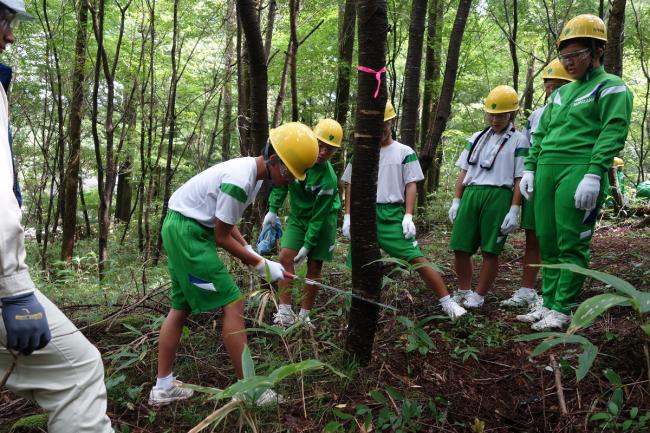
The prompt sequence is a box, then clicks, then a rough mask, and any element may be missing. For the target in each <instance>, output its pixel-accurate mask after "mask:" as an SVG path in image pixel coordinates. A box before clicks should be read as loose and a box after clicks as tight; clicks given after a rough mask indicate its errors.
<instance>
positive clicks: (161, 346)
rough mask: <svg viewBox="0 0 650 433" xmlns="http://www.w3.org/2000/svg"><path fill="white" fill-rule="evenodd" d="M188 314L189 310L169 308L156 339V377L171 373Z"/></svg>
mask: <svg viewBox="0 0 650 433" xmlns="http://www.w3.org/2000/svg"><path fill="white" fill-rule="evenodd" d="M189 315H190V312H189V311H183V310H175V309H173V308H172V309H171V310H169V314H167V318H165V321H164V322H163V324H162V327H161V328H160V339H159V340H158V377H167V376H169V375H170V374H171V373H172V366H173V365H174V360H175V359H176V351H177V350H178V344H179V343H180V341H181V333H182V332H183V325H184V324H185V319H187V317H188V316H189Z"/></svg>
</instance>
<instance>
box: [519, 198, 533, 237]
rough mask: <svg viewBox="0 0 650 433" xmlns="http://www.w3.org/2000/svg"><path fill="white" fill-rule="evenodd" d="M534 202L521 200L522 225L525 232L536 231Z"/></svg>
mask: <svg viewBox="0 0 650 433" xmlns="http://www.w3.org/2000/svg"><path fill="white" fill-rule="evenodd" d="M533 204H534V201H532V200H526V199H525V198H523V197H522V198H521V225H520V227H521V228H522V229H525V230H535V206H534V205H533Z"/></svg>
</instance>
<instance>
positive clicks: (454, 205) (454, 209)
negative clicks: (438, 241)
mask: <svg viewBox="0 0 650 433" xmlns="http://www.w3.org/2000/svg"><path fill="white" fill-rule="evenodd" d="M459 207H460V199H459V198H455V199H454V200H453V201H452V202H451V207H450V208H449V222H450V223H452V224H453V223H454V220H455V219H456V215H458V208H459Z"/></svg>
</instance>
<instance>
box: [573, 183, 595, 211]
mask: <svg viewBox="0 0 650 433" xmlns="http://www.w3.org/2000/svg"><path fill="white" fill-rule="evenodd" d="M599 193H600V176H598V175H596V174H585V177H583V178H582V180H581V181H580V183H579V184H578V188H576V195H575V199H576V208H578V209H583V210H592V209H593V208H595V207H596V200H598V194H599Z"/></svg>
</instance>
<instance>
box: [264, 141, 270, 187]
mask: <svg viewBox="0 0 650 433" xmlns="http://www.w3.org/2000/svg"><path fill="white" fill-rule="evenodd" d="M269 146H271V141H270V140H267V141H266V146H264V152H263V155H262V156H263V157H264V168H265V169H266V177H265V178H264V179H265V180H271V169H270V167H271V160H270V158H269Z"/></svg>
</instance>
